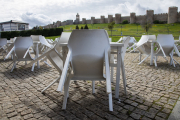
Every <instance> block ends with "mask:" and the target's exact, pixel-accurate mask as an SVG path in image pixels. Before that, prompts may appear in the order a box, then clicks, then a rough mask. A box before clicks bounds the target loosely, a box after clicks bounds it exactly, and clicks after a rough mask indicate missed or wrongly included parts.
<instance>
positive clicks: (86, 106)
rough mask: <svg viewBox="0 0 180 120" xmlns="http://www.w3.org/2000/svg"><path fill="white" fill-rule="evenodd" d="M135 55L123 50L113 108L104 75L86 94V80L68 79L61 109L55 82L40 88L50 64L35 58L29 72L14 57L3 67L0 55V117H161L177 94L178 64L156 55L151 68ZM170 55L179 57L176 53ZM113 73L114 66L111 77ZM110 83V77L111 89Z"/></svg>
mask: <svg viewBox="0 0 180 120" xmlns="http://www.w3.org/2000/svg"><path fill="white" fill-rule="evenodd" d="M137 55H138V53H126V55H125V70H126V79H127V95H125V94H124V87H123V82H122V81H121V82H120V91H119V93H120V95H119V96H120V99H121V102H119V101H117V100H116V99H115V98H114V92H115V91H114V90H113V108H114V111H113V112H109V107H108V106H109V105H108V104H109V103H108V95H107V94H106V83H105V82H104V81H101V82H99V81H97V82H95V84H96V94H92V82H91V81H77V82H74V81H72V82H71V84H70V89H69V99H68V101H67V109H66V110H62V102H63V98H64V96H63V94H64V93H63V92H62V93H59V92H57V91H56V89H57V86H58V83H55V84H54V85H52V86H51V87H50V88H49V89H47V90H46V91H45V94H42V93H41V90H42V89H43V88H44V87H46V86H47V85H48V84H49V83H50V82H51V81H53V80H54V79H56V78H57V77H58V76H59V73H58V72H57V71H56V69H55V68H54V67H53V66H52V67H48V66H46V65H45V64H44V63H43V62H40V65H41V67H40V69H37V68H36V67H35V70H34V72H31V68H30V67H29V68H23V67H21V65H22V66H23V65H24V64H23V63H22V62H20V64H19V65H17V69H15V70H14V71H13V72H12V73H10V71H9V69H5V68H6V67H7V66H8V64H10V62H11V61H4V60H3V61H1V59H2V57H1V56H0V62H1V63H2V64H0V68H2V69H0V71H1V72H0V113H1V114H0V119H15V120H16V119H28V120H31V119H32V120H34V119H35V120H36V119H41V120H46V119H47V120H48V119H52V120H59V119H62V120H63V119H68V120H71V119H73V120H81V119H84V120H89V119H91V120H94V119H97V120H98V119H100V120H101V119H110V120H112V119H114V120H116V119H122V120H134V119H142V120H150V119H159V120H161V119H162V120H163V119H165V120H166V119H168V118H167V117H168V116H169V114H170V113H171V111H172V110H173V107H174V105H175V104H176V102H177V100H178V99H179V95H180V85H179V84H180V76H179V73H180V67H175V68H174V67H172V66H169V64H167V62H165V60H164V59H163V58H161V57H159V58H158V63H157V64H158V67H157V68H155V67H154V66H150V65H149V61H150V58H148V59H147V60H145V61H144V62H143V64H141V65H138V64H137V63H138V61H136V60H135V61H134V62H131V61H132V59H133V58H134V57H135V56H137ZM115 57H116V56H115ZM174 57H175V59H176V60H177V61H179V62H180V58H179V57H177V56H174ZM177 66H178V65H177ZM20 67H21V68H20ZM114 70H116V68H115V69H114ZM115 75H116V74H115V72H114V75H113V78H114V81H115ZM121 79H122V76H121ZM115 85H116V84H115V83H112V88H113V89H115Z"/></svg>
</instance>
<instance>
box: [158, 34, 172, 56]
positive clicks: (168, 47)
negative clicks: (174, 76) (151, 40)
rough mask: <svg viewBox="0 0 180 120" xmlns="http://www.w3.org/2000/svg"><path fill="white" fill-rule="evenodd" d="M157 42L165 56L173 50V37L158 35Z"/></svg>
mask: <svg viewBox="0 0 180 120" xmlns="http://www.w3.org/2000/svg"><path fill="white" fill-rule="evenodd" d="M157 42H158V43H159V44H160V45H161V46H162V48H163V50H164V52H165V54H166V55H169V54H170V53H171V52H172V50H173V49H174V37H173V35H172V34H158V36H157Z"/></svg>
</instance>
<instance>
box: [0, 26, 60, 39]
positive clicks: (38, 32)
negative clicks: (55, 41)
mask: <svg viewBox="0 0 180 120" xmlns="http://www.w3.org/2000/svg"><path fill="white" fill-rule="evenodd" d="M62 32H63V28H51V29H42V30H25V31H11V32H10V31H8V32H1V38H7V39H10V38H13V37H19V36H22V37H25V36H30V35H43V36H45V37H48V36H58V35H61V33H62Z"/></svg>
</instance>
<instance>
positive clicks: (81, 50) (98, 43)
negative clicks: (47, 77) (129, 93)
mask: <svg viewBox="0 0 180 120" xmlns="http://www.w3.org/2000/svg"><path fill="white" fill-rule="evenodd" d="M68 48H69V52H68V55H67V58H66V61H65V65H64V68H63V72H62V76H61V79H60V82H59V85H58V89H57V91H61V92H62V90H63V87H64V100H63V107H62V109H66V103H67V98H68V89H69V84H70V80H92V81H94V80H106V91H107V93H108V95H109V110H110V111H113V104H112V90H111V81H110V71H109V55H108V51H109V50H110V43H109V38H108V35H107V33H106V31H105V30H74V31H72V33H71V36H70V39H69V42H68ZM104 60H105V68H106V78H104V77H103V64H104ZM70 65H71V66H72V70H73V74H71V71H69V72H68V68H69V66H70ZM67 73H69V75H68V77H67V79H66V76H67Z"/></svg>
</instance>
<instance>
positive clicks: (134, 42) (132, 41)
mask: <svg viewBox="0 0 180 120" xmlns="http://www.w3.org/2000/svg"><path fill="white" fill-rule="evenodd" d="M136 43H137V41H136V39H135V38H134V37H130V41H129V43H128V47H127V50H131V48H133V51H134V52H135V50H134V49H135V46H136Z"/></svg>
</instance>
